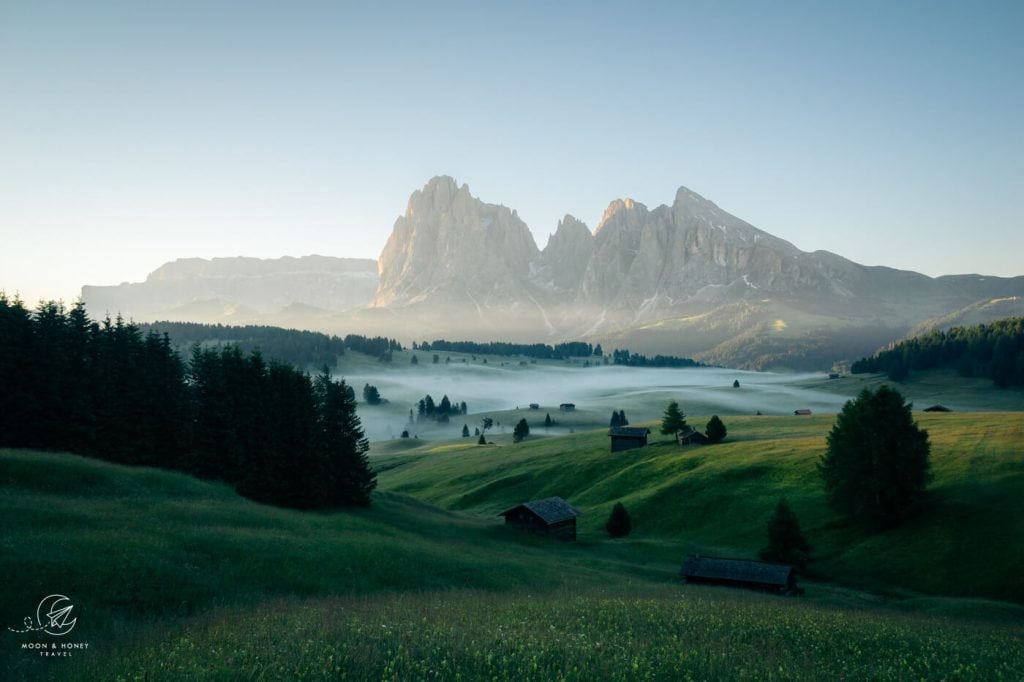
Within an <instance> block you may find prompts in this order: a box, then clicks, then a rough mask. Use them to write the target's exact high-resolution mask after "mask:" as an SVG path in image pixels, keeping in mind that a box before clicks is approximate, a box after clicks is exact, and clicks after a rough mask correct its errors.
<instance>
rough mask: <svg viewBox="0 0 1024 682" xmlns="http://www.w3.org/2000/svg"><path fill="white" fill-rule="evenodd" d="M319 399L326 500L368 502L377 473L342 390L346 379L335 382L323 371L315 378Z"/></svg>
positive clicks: (333, 501) (345, 393)
mask: <svg viewBox="0 0 1024 682" xmlns="http://www.w3.org/2000/svg"><path fill="white" fill-rule="evenodd" d="M315 388H316V395H317V402H318V403H319V408H320V409H319V420H318V427H319V438H318V446H319V448H320V449H321V452H322V453H323V455H324V456H325V457H326V460H327V465H328V471H329V477H330V478H329V480H330V483H331V495H330V500H329V504H331V505H332V506H334V505H358V506H367V505H369V504H370V493H371V492H372V491H373V489H374V488H375V487H376V486H377V475H376V474H375V473H374V472H373V469H372V468H371V467H370V462H369V459H368V458H367V452H368V451H369V449H370V446H369V443H368V441H367V440H366V438H365V436H364V435H363V429H362V425H361V424H360V422H359V417H358V416H357V415H356V406H355V402H354V401H352V400H350V399H349V397H348V394H347V392H346V391H345V382H344V381H342V382H334V381H332V380H331V377H330V374H328V373H327V372H324V373H323V374H321V375H320V376H319V377H317V379H316V382H315Z"/></svg>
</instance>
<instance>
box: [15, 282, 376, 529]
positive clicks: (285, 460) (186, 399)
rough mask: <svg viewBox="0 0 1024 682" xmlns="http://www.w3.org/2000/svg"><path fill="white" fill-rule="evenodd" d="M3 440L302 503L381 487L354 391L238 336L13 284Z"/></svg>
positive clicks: (361, 497)
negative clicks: (188, 347) (175, 337)
mask: <svg viewBox="0 0 1024 682" xmlns="http://www.w3.org/2000/svg"><path fill="white" fill-rule="evenodd" d="M0 446H4V447H24V448H36V449H44V450H62V451H70V452H75V453H78V454H82V455H87V456H91V457H96V458H99V459H104V460H108V461H112V462H117V463H120V464H127V465H139V466H156V467H162V468H166V469H174V470H177V471H182V472H185V473H188V474H192V475H195V476H199V477H202V478H206V479H211V480H219V481H223V482H226V483H228V484H230V485H232V486H234V487H235V488H236V489H237V490H238V492H239V493H241V494H243V495H245V496H247V497H250V498H252V499H254V500H258V501H260V502H266V503H269V504H275V505H280V506H287V507H294V508H307V509H312V508H330V507H337V506H343V505H366V504H369V502H370V497H369V496H370V492H371V491H372V490H373V488H374V487H375V485H376V480H375V474H374V473H373V472H372V471H371V470H370V467H369V463H368V460H367V456H366V453H367V451H368V448H369V446H368V443H367V440H366V438H365V437H364V436H363V431H362V426H361V424H360V422H359V419H358V417H357V416H356V411H355V397H354V394H353V391H352V389H351V388H350V387H348V386H346V385H345V383H344V382H335V381H333V380H332V379H331V377H330V374H329V372H328V371H327V369H326V368H325V370H324V372H323V373H322V374H320V375H319V376H317V377H315V378H313V377H310V376H309V375H308V374H306V373H305V372H302V371H299V370H297V369H295V368H294V367H292V366H291V365H287V364H284V363H281V362H277V361H270V362H268V361H266V360H264V358H263V356H262V355H261V354H260V353H259V352H258V351H253V352H250V353H244V352H243V351H242V349H241V348H240V347H239V346H237V345H225V346H218V347H206V348H203V347H201V346H198V345H196V346H194V347H193V349H192V351H191V354H190V357H189V359H188V361H184V360H182V357H181V355H180V354H179V353H178V352H177V351H176V350H175V349H174V346H173V344H172V342H171V340H170V337H169V335H168V334H166V333H164V334H158V333H157V332H156V331H155V330H150V331H149V332H148V333H146V334H143V333H142V331H141V330H140V328H139V327H138V326H136V325H134V324H131V323H127V322H125V321H124V320H123V319H121V318H120V317H118V318H116V319H114V320H111V319H109V318H107V319H105V320H103V321H102V322H94V321H92V320H91V319H89V317H88V316H87V314H86V312H85V308H84V306H83V305H82V304H81V303H79V304H76V305H74V306H73V307H71V308H70V309H66V308H65V307H64V306H63V305H62V304H58V303H52V302H51V303H43V304H40V306H39V307H38V308H37V309H36V310H35V311H29V310H28V309H26V308H25V307H24V305H23V304H22V303H21V301H19V300H14V301H10V300H8V299H7V298H6V297H5V296H4V295H3V294H0Z"/></svg>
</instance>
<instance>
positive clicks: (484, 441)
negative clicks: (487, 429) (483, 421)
mask: <svg viewBox="0 0 1024 682" xmlns="http://www.w3.org/2000/svg"><path fill="white" fill-rule="evenodd" d="M476 444H477V445H487V438H485V437H484V434H482V433H481V434H480V438H478V439H477V441H476Z"/></svg>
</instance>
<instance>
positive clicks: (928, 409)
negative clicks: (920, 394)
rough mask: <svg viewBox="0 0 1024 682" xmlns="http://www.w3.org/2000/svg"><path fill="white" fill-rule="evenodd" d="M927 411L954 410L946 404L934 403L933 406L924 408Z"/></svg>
mask: <svg viewBox="0 0 1024 682" xmlns="http://www.w3.org/2000/svg"><path fill="white" fill-rule="evenodd" d="M924 411H925V412H952V411H953V410H951V409H950V408H948V407H946V406H945V405H932V406H931V407H926V408H924Z"/></svg>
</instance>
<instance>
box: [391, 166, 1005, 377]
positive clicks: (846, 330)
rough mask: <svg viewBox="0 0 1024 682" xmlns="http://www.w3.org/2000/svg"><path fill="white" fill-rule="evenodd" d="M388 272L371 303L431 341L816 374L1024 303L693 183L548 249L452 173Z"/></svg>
mask: <svg viewBox="0 0 1024 682" xmlns="http://www.w3.org/2000/svg"><path fill="white" fill-rule="evenodd" d="M379 272H380V284H379V287H378V289H377V292H376V296H375V297H374V303H373V309H375V310H377V311H379V312H387V311H391V312H393V313H394V314H395V315H397V316H399V317H400V318H401V319H402V320H404V321H405V322H406V324H407V326H409V325H411V326H414V327H417V328H419V329H422V330H423V331H424V333H427V330H430V333H434V334H438V335H447V336H455V335H458V336H460V337H462V338H478V339H485V338H486V339H488V340H492V339H500V338H517V339H532V340H540V339H545V340H547V339H555V340H557V339H567V338H588V339H597V340H602V339H603V340H605V341H608V342H610V343H621V344H622V345H628V346H629V347H631V348H633V349H640V350H644V351H647V352H663V353H677V354H692V355H695V356H697V357H704V358H706V359H708V360H709V361H713V362H719V363H723V364H736V365H741V366H748V367H765V366H771V363H772V362H774V361H775V360H776V359H777V358H785V359H786V360H785V361H786V362H787V363H789V366H801V367H806V366H810V363H812V362H813V363H821V362H823V361H822V360H821V358H827V357H829V353H830V350H829V349H830V348H836V347H838V345H842V344H845V345H843V348H842V350H837V351H836V353H835V357H837V358H838V357H847V356H851V354H857V353H869V352H871V351H873V350H874V349H875V348H876V347H877V345H879V344H881V343H884V342H887V341H888V340H890V339H892V338H894V337H897V336H899V335H901V334H902V333H904V332H905V331H906V330H907V329H909V328H910V326H911V325H913V324H918V323H921V322H923V321H925V320H928V319H932V318H938V317H941V316H944V315H948V314H949V313H950V311H955V310H958V309H962V308H964V307H965V306H974V308H972V310H973V309H985V308H984V306H983V305H981V304H983V303H984V302H985V301H988V300H990V299H992V298H993V297H995V296H1003V297H1006V296H1011V297H1012V296H1021V295H1022V294H1024V279H1021V278H1017V279H1011V280H1000V279H999V278H971V277H969V276H965V277H953V278H939V279H932V278H930V277H926V276H924V275H921V274H918V273H914V272H908V271H899V270H893V269H891V268H881V267H869V266H863V265H859V264H857V263H853V262H851V261H849V260H847V259H845V258H842V257H841V256H838V255H835V254H832V253H828V252H824V251H817V252H814V253H807V252H804V251H801V250H799V249H798V248H797V247H795V246H794V245H793V244H790V243H789V242H787V241H785V240H782V239H779V238H778V237H775V236H773V235H771V234H768V233H767V232H764V231H762V230H759V229H757V228H756V227H754V226H752V225H750V224H749V223H747V222H745V221H743V220H740V219H739V218H737V217H735V216H733V215H731V214H729V213H727V212H726V211H724V210H722V209H721V208H719V207H718V206H717V205H715V204H714V203H713V202H711V201H709V200H707V199H705V198H704V197H702V196H700V195H699V194H697V193H696V192H693V191H691V190H689V189H687V188H685V187H681V188H680V189H679V190H678V192H677V193H676V196H675V199H674V201H673V202H672V205H671V206H669V205H661V206H658V207H657V208H654V209H648V208H647V207H646V206H644V205H643V204H641V203H638V202H636V201H633V200H632V199H617V200H615V201H613V202H612V203H611V204H610V205H609V206H608V209H607V210H606V211H605V213H604V216H603V217H602V219H601V221H600V223H599V224H598V225H597V227H596V229H595V230H594V232H593V233H591V231H590V230H589V229H588V228H587V226H586V225H584V224H583V223H582V222H580V221H579V220H577V219H576V218H574V217H572V216H568V215H567V216H565V218H563V219H562V220H561V221H560V222H559V224H558V226H557V229H556V230H555V232H554V234H552V235H551V236H550V238H549V239H548V243H547V245H546V246H545V248H544V250H543V251H539V250H538V249H537V246H536V245H535V243H534V241H533V238H532V236H531V234H530V231H529V230H528V229H527V226H526V225H525V224H524V223H523V222H522V221H521V220H520V219H519V217H518V216H517V215H516V213H515V211H513V210H511V209H509V208H506V207H504V206H498V205H493V204H487V203H484V202H482V201H480V200H479V199H477V198H475V197H473V196H472V195H471V194H470V192H469V188H468V187H467V186H466V185H462V186H461V187H460V186H459V185H458V184H457V183H456V182H455V181H454V180H453V179H452V178H450V177H437V178H434V179H432V180H431V181H430V182H429V183H427V185H426V186H425V187H424V188H423V189H422V190H418V191H416V192H414V193H413V195H412V197H411V198H410V200H409V205H408V207H407V209H406V212H405V215H403V216H402V217H400V218H399V219H398V220H397V221H396V222H395V227H394V230H393V232H392V234H391V236H390V238H389V239H388V242H387V245H386V246H385V248H384V251H383V253H382V254H381V257H380V261H379ZM979 302H980V303H979ZM374 319H377V320H381V319H391V318H385V317H382V316H380V315H378V316H377V317H376V318H374ZM396 324H397V322H396ZM865 330H868V331H865ZM847 346H849V347H847ZM811 354H813V357H814V359H813V361H812V360H808V361H807V363H808V364H801V363H802V362H803V361H802V360H801V358H807V357H810V356H811ZM793 358H796V360H793ZM824 362H826V364H827V362H828V361H827V360H825V361H824Z"/></svg>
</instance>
